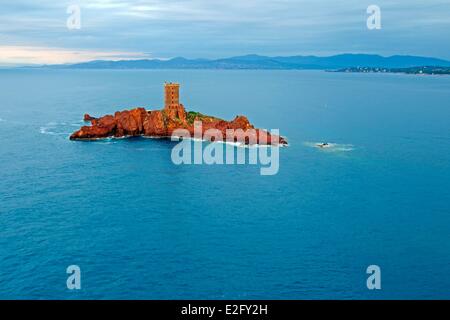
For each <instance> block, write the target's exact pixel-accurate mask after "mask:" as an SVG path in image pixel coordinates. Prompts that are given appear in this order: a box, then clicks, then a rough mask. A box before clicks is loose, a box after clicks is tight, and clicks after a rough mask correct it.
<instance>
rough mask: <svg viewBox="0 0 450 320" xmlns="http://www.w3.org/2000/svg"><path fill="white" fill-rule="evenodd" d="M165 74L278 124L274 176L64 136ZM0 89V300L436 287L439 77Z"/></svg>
mask: <svg viewBox="0 0 450 320" xmlns="http://www.w3.org/2000/svg"><path fill="white" fill-rule="evenodd" d="M164 81H178V82H180V83H181V84H182V87H181V100H182V102H183V103H184V105H185V106H186V108H187V109H189V110H195V111H199V112H202V113H206V114H211V115H216V116H218V117H222V118H225V119H232V118H234V116H236V115H237V114H244V115H246V116H248V118H249V119H250V121H251V122H252V123H253V124H255V125H256V126H257V127H261V128H267V129H272V128H279V129H280V132H281V134H282V135H284V136H286V137H287V139H288V140H289V143H290V146H289V147H287V148H282V149H281V150H280V168H279V172H278V174H276V175H273V176H261V175H260V174H259V167H258V166H255V165H249V164H247V165H227V166H225V165H181V166H176V165H174V164H173V163H172V161H171V157H170V155H171V150H172V147H173V146H174V144H175V143H174V142H171V141H167V140H161V139H158V140H154V139H142V138H137V139H125V140H105V141H98V142H74V141H70V140H69V139H68V136H69V134H70V133H71V132H72V131H74V130H76V129H77V128H79V127H80V126H81V125H82V124H83V123H82V121H81V119H82V116H83V114H84V113H90V114H92V115H96V116H97V115H103V114H106V113H113V112H114V111H116V110H120V109H124V108H129V107H132V106H145V107H147V108H148V109H153V108H160V107H161V106H162V104H163V102H162V99H163V94H162V93H163V91H162V84H163V82H164ZM0 88H1V89H0V169H1V170H0V172H1V180H0V226H1V228H0V298H1V299H7V298H8V299H25V298H31V299H49V298H52V299H53V298H56V299H107V298H114V299H188V298H189V299H330V298H331V299H333V298H337V299H366V298H367V299H394V298H404V299H416V298H425V299H428V298H443V299H449V298H450V276H449V271H450V241H449V240H450V170H449V169H450V152H449V150H450V77H438V76H412V75H393V74H343V73H327V72H321V71H217V70H214V71H181V70H170V71H167V70H158V71H144V70H132V71H131V70H120V71H119V70H117V71H111V70H110V71H107V70H104V71H100V70H97V71H95V70H26V69H23V70H0ZM319 141H328V142H332V143H335V144H336V145H335V146H334V147H332V148H330V149H326V150H325V149H324V150H322V149H318V148H316V147H314V143H315V142H319ZM73 264H75V265H78V266H80V268H81V283H82V289H81V290H79V291H76V290H75V291H71V290H68V289H67V287H66V279H67V277H68V275H67V274H66V268H67V266H69V265H73ZM372 264H375V265H379V266H380V268H381V276H382V277H381V281H382V289H381V290H373V291H371V290H368V289H367V287H366V279H367V277H368V275H367V274H366V268H367V267H368V266H369V265H372Z"/></svg>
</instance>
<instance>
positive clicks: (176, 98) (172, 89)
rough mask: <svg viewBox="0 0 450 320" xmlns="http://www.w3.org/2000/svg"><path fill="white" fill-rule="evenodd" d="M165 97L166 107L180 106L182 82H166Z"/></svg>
mask: <svg viewBox="0 0 450 320" xmlns="http://www.w3.org/2000/svg"><path fill="white" fill-rule="evenodd" d="M164 97H165V98H164V108H166V109H167V108H168V107H170V106H178V105H179V104H180V84H178V83H172V82H169V83H167V82H166V83H165V84H164Z"/></svg>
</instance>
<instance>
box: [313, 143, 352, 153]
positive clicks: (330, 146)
mask: <svg viewBox="0 0 450 320" xmlns="http://www.w3.org/2000/svg"><path fill="white" fill-rule="evenodd" d="M304 145H305V146H307V147H311V148H316V149H320V150H322V151H324V152H349V151H353V150H354V149H355V147H354V146H353V145H352V144H341V143H324V142H310V141H307V142H304Z"/></svg>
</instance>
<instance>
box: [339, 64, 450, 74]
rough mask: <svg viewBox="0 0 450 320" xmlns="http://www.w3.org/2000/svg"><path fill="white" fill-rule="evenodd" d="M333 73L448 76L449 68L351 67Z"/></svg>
mask: <svg viewBox="0 0 450 320" xmlns="http://www.w3.org/2000/svg"><path fill="white" fill-rule="evenodd" d="M334 72H353V73H405V74H415V75H450V67H433V66H420V67H410V68H373V67H352V68H344V69H339V70H336V71H334Z"/></svg>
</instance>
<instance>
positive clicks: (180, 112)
mask: <svg viewBox="0 0 450 320" xmlns="http://www.w3.org/2000/svg"><path fill="white" fill-rule="evenodd" d="M164 112H165V114H166V115H167V117H168V118H169V119H173V120H179V121H181V123H186V110H185V109H184V106H183V105H182V104H181V103H180V84H178V83H172V82H169V83H167V82H166V83H165V84H164Z"/></svg>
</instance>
